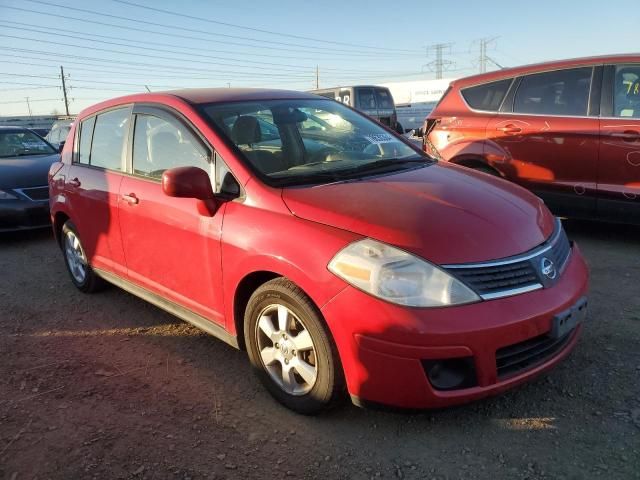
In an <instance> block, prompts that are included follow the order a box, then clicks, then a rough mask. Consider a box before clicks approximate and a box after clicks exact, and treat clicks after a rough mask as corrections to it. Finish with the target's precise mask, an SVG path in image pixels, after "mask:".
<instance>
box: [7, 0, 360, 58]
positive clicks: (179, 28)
mask: <svg viewBox="0 0 640 480" xmlns="http://www.w3.org/2000/svg"><path fill="white" fill-rule="evenodd" d="M25 1H28V2H32V3H37V4H41V5H49V6H54V7H59V8H63V9H64V10H65V11H68V10H73V11H78V12H83V13H89V14H91V15H97V16H100V17H109V18H115V19H118V20H125V21H128V22H134V23H138V24H144V25H151V26H155V27H162V28H169V29H175V30H183V31H187V32H197V33H202V34H205V35H209V36H217V37H226V38H234V39H239V40H245V41H251V42H256V43H259V44H265V43H270V44H274V45H284V46H288V47H290V46H295V47H301V48H307V49H309V48H311V49H319V50H325V51H326V50H335V51H338V52H347V53H349V52H350V51H349V50H338V49H329V48H327V47H316V46H313V45H300V44H294V43H290V42H276V41H273V40H264V39H258V38H251V37H242V36H238V35H228V34H223V33H216V32H210V31H207V30H196V29H194V28H191V27H189V28H187V27H179V26H176V25H170V24H166V23H158V22H150V21H147V20H140V19H137V18H131V17H124V16H121V15H113V14H109V13H103V12H97V11H95V10H88V9H84V8H77V7H71V6H68V5H61V4H59V3H53V2H45V1H43V0H25ZM6 8H13V9H16V8H18V7H6ZM46 15H50V13H49V12H47V13H46ZM65 17H67V16H66V15H65ZM81 20H82V21H88V20H86V19H81ZM245 46H251V47H253V48H255V47H256V45H245ZM360 53H363V52H360ZM364 53H370V52H364Z"/></svg>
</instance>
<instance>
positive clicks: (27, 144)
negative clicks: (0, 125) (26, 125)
mask: <svg viewBox="0 0 640 480" xmlns="http://www.w3.org/2000/svg"><path fill="white" fill-rule="evenodd" d="M52 153H56V151H55V149H54V148H53V147H52V146H51V145H49V144H48V143H47V142H45V141H44V140H43V139H42V138H40V137H39V136H38V135H36V134H35V133H33V132H30V131H28V130H11V131H6V132H3V131H0V158H10V157H21V156H24V155H51V154H52Z"/></svg>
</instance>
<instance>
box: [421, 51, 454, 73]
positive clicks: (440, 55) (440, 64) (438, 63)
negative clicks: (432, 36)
mask: <svg viewBox="0 0 640 480" xmlns="http://www.w3.org/2000/svg"><path fill="white" fill-rule="evenodd" d="M451 45H452V44H451V43H436V44H435V45H431V46H430V47H427V56H430V54H431V53H433V52H434V53H435V57H436V58H435V60H433V61H431V62H429V63H427V64H425V65H423V66H422V68H423V70H424V67H428V68H429V69H430V70H431V71H434V72H436V79H438V80H440V79H441V78H442V73H443V72H444V71H446V70H449V69H450V68H451V67H452V66H453V62H452V61H451V60H446V59H445V58H444V55H445V53H447V54H451Z"/></svg>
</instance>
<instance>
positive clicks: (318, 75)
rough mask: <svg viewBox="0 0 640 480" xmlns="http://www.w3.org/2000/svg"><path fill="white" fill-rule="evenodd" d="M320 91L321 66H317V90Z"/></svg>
mask: <svg viewBox="0 0 640 480" xmlns="http://www.w3.org/2000/svg"><path fill="white" fill-rule="evenodd" d="M318 89H320V66H318V65H316V90H318Z"/></svg>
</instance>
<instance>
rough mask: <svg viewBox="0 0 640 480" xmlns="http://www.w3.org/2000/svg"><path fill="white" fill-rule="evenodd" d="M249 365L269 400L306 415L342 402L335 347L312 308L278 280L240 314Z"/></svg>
mask: <svg viewBox="0 0 640 480" xmlns="http://www.w3.org/2000/svg"><path fill="white" fill-rule="evenodd" d="M244 326H245V341H246V345H247V351H248V354H249V359H250V360H251V363H252V365H253V366H254V368H255V370H256V373H257V375H258V377H259V378H260V380H261V381H262V383H263V384H264V385H265V386H266V388H267V389H268V390H269V392H270V393H271V395H273V397H275V398H276V400H278V401H279V402H280V403H282V404H283V405H285V406H287V407H288V408H290V409H292V410H294V411H296V412H299V413H302V414H306V415H311V414H315V413H318V412H320V411H322V410H323V409H325V408H327V407H329V406H331V405H332V404H334V403H336V402H337V401H338V400H339V399H341V398H342V397H343V392H344V378H343V374H342V368H341V366H340V361H339V359H338V355H337V352H336V348H335V345H334V344H333V342H332V339H331V338H330V336H329V334H328V332H327V329H326V326H325V324H324V322H323V320H322V318H321V317H320V314H319V312H318V311H317V308H316V307H315V305H314V304H313V303H312V302H311V300H310V299H309V297H307V296H306V295H305V294H304V292H303V291H302V290H301V289H300V288H298V287H297V286H296V285H294V284H293V283H291V282H289V281H288V280H286V279H283V278H277V279H274V280H271V281H269V282H267V283H265V284H264V285H262V286H260V287H259V288H258V289H257V290H256V291H255V292H254V293H253V295H252V296H251V298H250V299H249V303H248V305H247V309H246V313H245V325H244Z"/></svg>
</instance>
